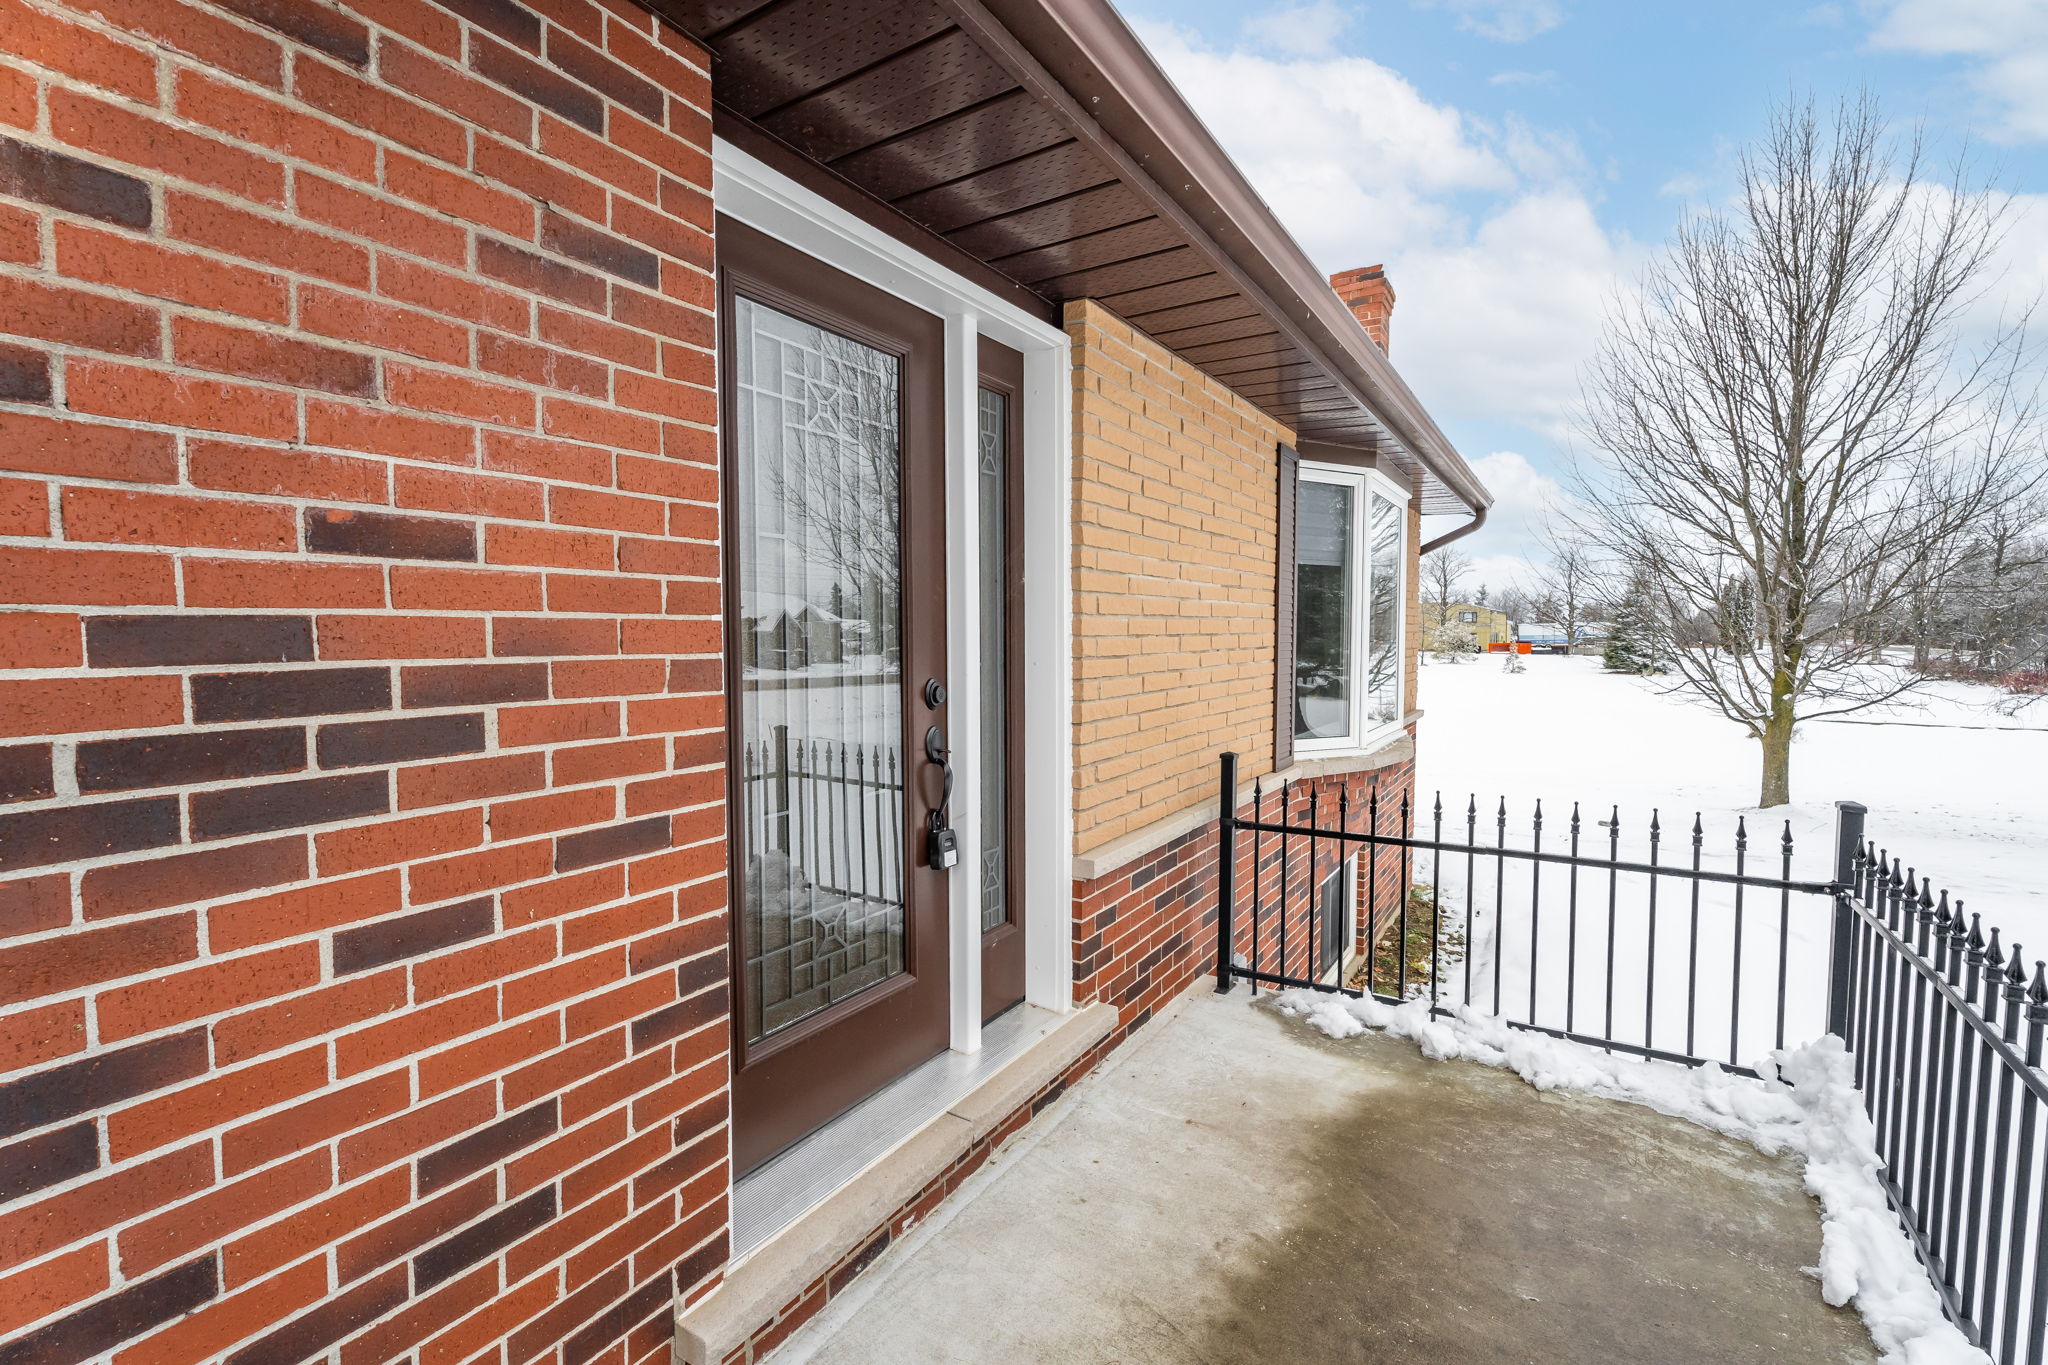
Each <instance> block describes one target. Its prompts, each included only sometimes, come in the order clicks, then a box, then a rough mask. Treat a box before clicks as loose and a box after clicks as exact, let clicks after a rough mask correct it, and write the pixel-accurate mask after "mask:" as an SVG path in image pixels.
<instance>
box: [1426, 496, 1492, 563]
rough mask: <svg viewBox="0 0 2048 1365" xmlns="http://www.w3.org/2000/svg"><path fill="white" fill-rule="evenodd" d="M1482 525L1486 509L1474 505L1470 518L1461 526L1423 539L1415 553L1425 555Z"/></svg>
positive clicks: (1461, 538) (1462, 537)
mask: <svg viewBox="0 0 2048 1365" xmlns="http://www.w3.org/2000/svg"><path fill="white" fill-rule="evenodd" d="M1484 525H1486V509H1485V508H1484V507H1475V508H1473V509H1472V520H1470V521H1468V522H1466V523H1465V524H1464V525H1463V526H1454V527H1452V528H1451V529H1450V530H1448V531H1446V532H1444V533H1443V534H1442V535H1440V536H1438V537H1437V538H1436V539H1434V540H1425V541H1423V542H1422V548H1421V549H1419V550H1417V551H1416V552H1415V553H1417V554H1418V555H1426V554H1429V553H1431V552H1432V551H1435V550H1441V549H1443V547H1444V546H1446V545H1448V544H1450V543H1451V542H1452V541H1454V540H1463V539H1464V538H1465V537H1466V536H1469V535H1471V534H1472V533H1473V532H1474V531H1476V530H1478V529H1479V528H1480V527H1482V526H1484Z"/></svg>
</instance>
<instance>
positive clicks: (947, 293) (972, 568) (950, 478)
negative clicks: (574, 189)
mask: <svg viewBox="0 0 2048 1365" xmlns="http://www.w3.org/2000/svg"><path fill="white" fill-rule="evenodd" d="M711 165H712V198H713V201H714V203H715V204H716V206H717V209H718V211H719V212H720V213H722V214H725V215H727V216H728V217H731V218H734V219H737V220H738V221H740V222H743V223H745V224H747V225H748V226H749V227H752V228H755V229H756V230H758V231H760V232H764V233H766V234H767V235H769V236H770V237H773V238H775V239H777V240H778V241H781V242H784V243H786V244H787V245H789V246H792V247H795V248H796V249H798V250H799V251H802V252H804V253H805V254H806V255H809V256H812V257H815V258H816V259H818V260H820V261H823V262H824V263H825V264H827V265H830V266H833V267H835V268H837V269H839V270H842V271H845V272H846V273H847V274H849V275H852V276H853V277H854V278H856V279H859V280H863V281H865V282H867V283H868V284H872V285H874V286H875V287H876V288H879V289H883V290H886V291H887V292H889V293H891V294H893V295H895V296H896V297H897V298H900V299H903V300H905V301H906V302H908V303H911V304H914V305H915V306H917V307H919V308H922V309H924V310H925V311H926V312H929V313H934V314H937V315H938V316H939V317H940V318H942V319H944V321H945V328H946V332H945V348H946V355H945V376H946V378H945V383H946V485H947V501H946V565H947V578H948V581H949V583H950V584H951V585H952V586H953V590H952V591H951V592H949V593H948V596H947V602H948V611H947V653H948V669H949V677H948V679H947V686H948V689H949V690H950V691H951V692H952V694H953V695H954V696H956V697H963V698H964V697H973V696H976V695H978V694H979V692H980V687H981V652H980V649H979V645H978V642H979V639H980V631H981V615H980V607H979V597H978V595H977V594H976V593H975V592H974V591H972V585H973V584H974V583H975V581H976V578H977V575H978V574H979V573H980V565H981V544H980V517H979V515H978V508H977V506H976V503H975V501H974V500H975V497H976V483H977V479H978V477H979V474H978V470H979V463H978V453H979V452H978V440H979V426H978V423H977V421H976V407H977V404H978V403H979V401H980V391H981V363H980V341H979V339H980V338H981V337H984V336H986V337H990V338H992V339H994V340H996V341H999V342H1001V343H1002V344H1003V345H1005V346H1009V347H1011V348H1012V349H1014V350H1017V351H1020V352H1022V354H1023V356H1024V392H1023V394H1022V395H1021V402H1022V404H1023V410H1024V444H1023V449H1022V450H1020V451H1018V452H1017V458H1019V459H1021V460H1023V461H1024V462H1025V463H1024V469H1025V478H1024V481H1023V482H1024V507H1023V513H1024V537H1023V553H1024V580H1025V590H1024V612H1023V617H1024V619H1023V622H1022V627H1023V629H1022V636H1023V645H1024V689H1023V691H1024V696H1025V697H1028V698H1029V703H1028V704H1027V705H1026V707H1025V711H1024V730H1025V742H1024V745H1023V748H1024V752H1025V754H1026V755H1028V762H1027V763H1026V764H1024V765H1022V766H1021V768H1020V771H1019V772H1018V773H1017V774H1016V775H1017V776H1019V777H1021V778H1022V785H1023V787H1024V791H1025V797H1024V859H1025V861H1024V869H1025V870H1024V881H1025V900H1026V907H1024V908H1025V910H1026V913H1025V928H1024V999H1025V1001H1026V1002H1027V1003H1029V1004H1032V1005H1036V1006H1038V1007H1040V1008H1041V1009H1047V1010H1052V1011H1055V1012H1057V1013H1066V1012H1068V1011H1070V1010H1071V1009H1072V1008H1073V969H1072V933H1073V914H1074V910H1073V900H1072V888H1073V881H1072V877H1073V870H1072V861H1071V860H1072V856H1073V847H1074V807H1073V797H1072V792H1073V733H1074V730H1073V724H1074V722H1073V714H1074V710H1073V707H1074V699H1073V676H1074V671H1073V617H1072V600H1073V599H1072V596H1071V594H1070V592H1069V590H1068V586H1067V585H1068V584H1069V583H1070V582H1071V581H1072V577H1071V567H1070V566H1071V565H1072V563H1073V541H1072V519H1071V513H1070V505H1069V497H1070V488H1071V480H1070V479H1069V477H1068V474H1069V471H1070V470H1071V469H1072V463H1071V459H1070V445H1069V443H1070V441H1071V437H1072V422H1071V420H1070V418H1069V415H1068V414H1069V404H1070V395H1071V392H1072V382H1073V381H1072V377H1071V371H1070V359H1069V348H1070V345H1071V342H1070V340H1069V338H1068V336H1067V334H1066V333H1065V332H1064V331H1062V330H1061V329H1060V328H1058V327H1056V326H1053V325H1052V324H1051V323H1049V322H1047V321H1046V320H1045V319H1043V318H1040V317H1034V316H1033V315H1031V314H1029V313H1027V312H1025V311H1024V310H1022V309H1020V308H1018V307H1017V306H1016V305H1015V304H1013V303H1011V302H1009V301H1008V300H1006V299H1001V298H998V297H997V296H996V295H995V294H993V293H991V292H990V291H989V290H987V289H985V288H983V287H982V286H980V285H978V284H976V283H974V282H973V281H971V280H968V279H966V278H965V277H963V276H961V275H959V274H956V273H955V272H953V271H951V270H948V269H946V268H945V267H944V266H942V265H940V264H939V263H938V262H936V261H934V260H932V259H931V258H930V257H928V256H925V255H924V254H922V253H921V252H918V251H916V250H914V249H913V248H911V247H909V246H906V245H905V244H904V243H902V242H900V241H897V240H896V239H895V238H893V237H890V236H888V235H887V234H885V233H883V232H881V231H880V230H879V229H877V228H875V227H874V226H872V225H871V224H868V223H866V222H863V221H861V220H860V219H859V218H856V217H855V216H854V215H853V214H851V213H848V212H847V211H846V210H845V209H842V208H840V207H839V206H838V205H836V204H832V203H830V202H828V201H827V200H825V199H824V198H822V197H821V196H820V195H818V194H817V193H815V192H814V191H812V190H810V189H807V188H805V187H804V186H802V185H800V184H798V183H797V182H796V181H794V180H792V179H790V178H789V177H788V176H786V175H784V174H782V173H781V172H780V171H777V170H776V169H774V168H773V167H771V166H769V165H767V164H766V163H765V162H762V161H760V160H759V159H758V158H756V157H753V156H751V155H749V154H748V153H746V152H744V151H741V150H740V149H739V148H738V147H735V146H734V145H733V144H731V143H730V142H727V141H726V140H725V139H724V138H716V137H715V138H713V139H712V145H711ZM952 730H953V733H952V735H951V736H950V737H949V738H950V739H951V744H952V749H953V752H954V754H956V755H958V756H959V757H958V758H956V760H955V762H956V765H957V766H958V767H959V768H960V772H959V781H958V783H957V784H956V785H955V787H954V789H953V806H952V811H953V827H954V829H955V830H956V831H957V833H958V835H959V840H960V865H961V867H962V868H964V869H970V870H969V871H966V872H963V873H960V874H956V875H955V876H954V877H953V878H952V882H951V886H950V904H949V907H948V908H949V911H950V914H949V921H950V927H951V948H952V958H951V964H950V965H951V985H952V996H953V998H952V1049H953V1051H955V1052H966V1053H973V1052H979V1051H980V1050H981V877H980V875H979V874H978V873H977V872H974V871H972V870H971V869H976V868H979V867H980V866H981V815H980V796H979V793H980V790H981V788H980V779H979V776H978V774H976V773H975V772H974V771H973V770H972V769H971V767H969V765H970V764H971V762H972V761H973V757H972V756H974V755H978V754H980V753H981V735H980V733H979V732H980V712H979V710H978V708H976V707H973V706H961V707H957V708H955V710H954V712H953V714H952Z"/></svg>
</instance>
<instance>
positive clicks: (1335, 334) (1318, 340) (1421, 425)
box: [941, 0, 1493, 512]
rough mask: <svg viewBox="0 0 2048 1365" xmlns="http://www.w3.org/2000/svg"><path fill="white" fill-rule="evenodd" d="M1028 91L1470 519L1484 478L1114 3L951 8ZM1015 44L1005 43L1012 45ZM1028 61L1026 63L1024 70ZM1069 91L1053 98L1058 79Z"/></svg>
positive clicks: (996, 2) (989, 3)
mask: <svg viewBox="0 0 2048 1365" xmlns="http://www.w3.org/2000/svg"><path fill="white" fill-rule="evenodd" d="M941 3H942V4H943V5H944V6H945V8H946V9H948V10H949V11H951V12H952V13H954V14H955V15H956V17H958V19H959V20H960V22H961V24H962V26H963V27H966V28H968V29H969V30H970V31H972V32H974V33H976V35H977V37H978V38H979V39H980V40H981V41H982V42H983V43H984V45H985V46H988V47H989V48H990V50H991V51H992V52H994V53H995V54H996V55H998V56H999V58H1001V59H1002V60H1004V61H1005V62H1006V63H1007V64H1008V65H1009V66H1010V67H1011V68H1012V71H1013V74H1015V75H1016V76H1017V77H1018V78H1019V79H1020V81H1022V82H1023V83H1024V84H1025V85H1026V86H1027V88H1035V89H1036V90H1037V92H1038V94H1039V96H1040V98H1050V99H1052V100H1053V102H1054V103H1055V104H1056V105H1058V106H1059V107H1060V108H1061V111H1062V113H1063V114H1064V115H1065V116H1066V117H1067V119H1068V120H1069V121H1070V122H1074V121H1077V120H1078V121H1079V122H1080V123H1082V124H1084V125H1092V126H1093V127H1094V128H1095V129H1097V130H1099V132H1098V137H1097V138H1093V139H1090V140H1091V141H1098V142H1100V143H1106V144H1108V145H1109V146H1110V147H1112V148H1114V149H1116V150H1117V151H1118V152H1120V153H1121V156H1120V157H1119V159H1120V160H1123V161H1124V162H1125V164H1126V169H1127V172H1130V171H1135V172H1136V173H1137V175H1138V176H1139V177H1142V179H1141V180H1140V182H1139V183H1142V184H1144V185H1145V186H1146V188H1147V189H1148V190H1149V191H1150V192H1151V194H1152V195H1154V196H1155V197H1156V199H1157V201H1158V208H1159V211H1160V212H1161V213H1162V215H1166V216H1170V217H1171V218H1173V219H1174V220H1176V221H1178V222H1180V223H1181V224H1182V225H1183V226H1184V227H1185V228H1187V229H1188V230H1189V231H1190V232H1191V234H1193V235H1194V236H1196V238H1197V239H1198V240H1202V241H1205V242H1207V243H1208V244H1209V245H1210V248H1211V250H1212V252H1213V254H1214V255H1215V256H1216V257H1217V264H1218V268H1219V269H1226V270H1227V271H1228V273H1229V274H1230V275H1231V276H1232V277H1233V278H1235V279H1236V280H1237V281H1239V283H1240V284H1241V286H1242V287H1244V288H1245V289H1246V291H1247V292H1248V293H1249V294H1250V295H1251V296H1252V297H1253V298H1255V299H1256V300H1257V301H1258V303H1259V305H1260V307H1261V309H1262V310H1263V311H1265V312H1266V313H1267V315H1268V318H1269V319H1270V320H1271V321H1272V322H1273V324H1274V325H1275V326H1276V327H1278V328H1279V329H1280V330H1281V331H1282V333H1283V334H1284V335H1286V336H1287V338H1288V339H1289V340H1290V341H1291V342H1293V343H1294V344H1295V345H1296V346H1297V347H1299V348H1300V349H1301V350H1302V352H1303V353H1304V354H1305V355H1307V356H1309V357H1311V358H1312V359H1313V360H1314V361H1315V362H1316V363H1317V364H1318V365H1319V366H1320V367H1321V368H1322V369H1323V370H1324V371H1325V372H1326V373H1327V374H1328V375H1329V377H1330V378H1331V380H1332V381H1334V382H1335V383H1337V384H1338V385H1339V386H1340V387H1342V388H1343V389H1344V390H1345V391H1346V392H1347V394H1348V395H1349V396H1350V397H1351V398H1352V399H1353V400H1354V401H1356V402H1357V403H1358V404H1359V405H1360V406H1361V407H1362V408H1364V409H1365V410H1366V411H1367V412H1368V413H1369V414H1371V415H1372V416H1373V417H1374V418H1375V419H1376V420H1377V421H1378V422H1379V423H1380V424H1381V425H1383V426H1384V427H1385V428H1386V429H1387V431H1388V432H1389V434H1390V435H1392V436H1393V437H1394V439H1395V440H1396V441H1397V442H1399V443H1400V445H1401V446H1402V447H1403V449H1404V451H1405V452H1406V453H1407V454H1408V455H1409V456H1410V457H1411V458H1413V459H1414V460H1415V462H1416V463H1418V464H1419V465H1420V466H1421V467H1422V469H1423V470H1424V471H1425V472H1426V473H1427V474H1428V475H1430V476H1433V477H1434V479H1435V480H1436V481H1437V482H1438V483H1440V484H1441V485H1442V486H1443V487H1444V488H1445V489H1446V490H1447V491H1448V492H1449V493H1450V494H1451V495H1452V496H1453V497H1454V498H1456V499H1457V500H1458V501H1459V502H1460V503H1462V504H1463V505H1464V506H1465V507H1466V508H1467V509H1469V510H1470V511H1473V512H1478V511H1480V510H1482V509H1484V508H1486V507H1488V506H1490V505H1491V504H1492V502H1493V497H1492V495H1491V494H1490V493H1488V492H1487V490H1486V487H1485V485H1483V484H1482V483H1481V482H1480V481H1479V479H1478V477H1477V476H1476V475H1475V474H1474V473H1473V472H1472V469H1471V466H1469V465H1468V464H1466V462H1465V460H1464V458H1463V457H1462V456H1461V455H1459V454H1458V452H1457V450H1456V448H1455V447H1453V446H1452V445H1451V443H1450V441H1449V439H1448V438H1446V437H1445V436H1444V434H1443V432H1442V431H1441V430H1440V429H1439V428H1438V427H1437V424H1436V422H1435V420H1434V419H1433V418H1432V417H1431V416H1430V415H1429V412H1428V410H1427V409H1426V408H1424V407H1423V405H1422V403H1421V402H1420V400H1418V399H1417V398H1416V397H1415V394H1414V392H1413V391H1412V390H1410V389H1409V387H1408V385H1407V383H1406V381H1404V380H1403V379H1402V378H1401V376H1400V374H1399V373H1398V372H1396V371H1395V369H1394V367H1393V365H1392V364H1391V363H1390V362H1389V361H1388V359H1387V357H1386V355H1385V354H1384V353H1383V352H1381V350H1380V349H1379V347H1378V346H1377V345H1375V344H1374V343H1373V341H1372V339H1371V338H1370V337H1369V336H1367V335H1366V333H1365V329H1364V328H1363V327H1361V326H1359V324H1358V321H1357V319H1356V318H1354V317H1352V315H1351V313H1350V310H1349V309H1347V308H1345V306H1344V304H1343V303H1342V301H1340V300H1339V299H1338V298H1337V296H1336V294H1335V292H1334V291H1333V290H1331V288H1330V287H1329V282H1328V281H1327V280H1325V279H1324V278H1323V276H1322V274H1321V273H1320V272H1318V271H1317V270H1316V268H1315V266H1314V264H1313V263H1312V262H1310V260H1309V259H1308V256H1307V254H1306V253H1305V252H1303V251H1302V249H1301V246H1300V244H1299V243H1297V242H1296V241H1295V240H1294V238H1293V237H1292V236H1291V235H1290V234H1289V233H1288V232H1287V230H1286V229H1285V228H1284V227H1282V226H1281V224H1280V221H1279V219H1278V218H1276V217H1275V216H1274V214H1273V211H1272V209H1271V208H1269V207H1268V206H1267V204H1266V202H1265V201H1264V200H1263V199H1261V198H1260V197H1259V194H1258V192H1257V191H1256V190H1254V189H1253V188H1252V187H1251V184H1250V183H1249V182H1248V181H1247V180H1246V179H1245V178H1244V175H1243V173H1242V172H1241V171H1239V170H1238V168H1237V165H1236V163H1235V162H1233V161H1232V160H1231V159H1230V157H1229V156H1228V155H1226V154H1225V153H1224V151H1223V149H1222V148H1221V147H1219V146H1218V145H1217V143H1216V140H1215V138H1214V137H1212V136H1211V135H1210V133H1209V130H1208V129H1207V128H1206V127H1204V126H1203V124H1202V122H1201V120H1200V119H1199V118H1197V117H1196V115H1195V113H1194V111H1193V110H1192V109H1190V108H1189V107H1188V104H1187V101H1186V100H1184V99H1183V98H1182V97H1181V94H1180V92H1179V91H1178V90H1176V89H1175V88H1174V86H1173V83H1172V81H1171V80H1169V79H1168V78H1167V76H1166V73H1165V72H1164V71H1162V70H1161V69H1160V68H1159V64H1158V63H1157V62H1155V61H1154V60H1153V59H1152V55H1151V54H1150V53H1149V52H1147V51H1146V50H1145V47H1144V45H1143V44H1142V43H1141V42H1139V41H1138V38H1137V35H1136V34H1134V33H1133V32H1132V31H1131V29H1130V28H1129V26H1128V25H1126V24H1125V23H1124V21H1123V19H1122V18H1121V17H1120V16H1119V15H1118V14H1117V13H1116V11H1115V10H1114V9H1113V8H1111V6H1110V5H1109V4H1108V3H1107V0H941ZM1005 35H1007V37H1008V38H1009V39H1010V41H1007V42H1006V41H1004V37H1005ZM1020 58H1025V59H1027V60H1021V61H1020V60H1019V59H1020ZM1048 77H1049V78H1050V83H1052V84H1054V85H1056V87H1057V89H1055V90H1048V89H1047V88H1046V86H1047V84H1048V80H1047V78H1048Z"/></svg>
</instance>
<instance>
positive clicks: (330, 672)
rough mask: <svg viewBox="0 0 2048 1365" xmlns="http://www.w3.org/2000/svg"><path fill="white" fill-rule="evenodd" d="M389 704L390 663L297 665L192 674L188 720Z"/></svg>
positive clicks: (264, 716)
mask: <svg viewBox="0 0 2048 1365" xmlns="http://www.w3.org/2000/svg"><path fill="white" fill-rule="evenodd" d="M390 705H391V670H390V669H388V668H297V669H285V670H279V671H276V672H264V673H200V674H196V675H194V677H193V679H192V719H193V720H195V721H198V722H199V723H200V724H201V725H211V724H214V723H216V722H219V721H224V720H276V719H279V718H280V717H283V716H336V715H342V714H344V713H346V712H350V711H382V710H384V709H385V708H387V707H388V706H390Z"/></svg>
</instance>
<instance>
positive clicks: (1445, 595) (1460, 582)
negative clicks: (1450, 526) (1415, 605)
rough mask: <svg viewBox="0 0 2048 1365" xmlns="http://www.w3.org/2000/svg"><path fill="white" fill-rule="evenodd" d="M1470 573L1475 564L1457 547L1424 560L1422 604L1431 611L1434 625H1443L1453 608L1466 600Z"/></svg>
mask: <svg viewBox="0 0 2048 1365" xmlns="http://www.w3.org/2000/svg"><path fill="white" fill-rule="evenodd" d="M1470 572H1472V561H1471V560H1469V559H1467V558H1466V557H1465V556H1464V555H1462V554H1460V553H1459V552H1458V548H1457V546H1455V545H1446V546H1444V547H1443V548H1442V549H1441V550H1437V551H1434V552H1432V553H1430V554H1428V555H1425V556H1423V559H1422V601H1423V605H1425V606H1427V607H1429V608H1430V611H1431V618H1430V619H1431V620H1432V621H1433V622H1434V623H1435V624H1437V625H1442V624H1443V623H1444V619H1445V618H1446V617H1447V616H1449V615H1450V610H1451V608H1452V607H1453V606H1455V605H1456V604H1457V603H1459V602H1461V601H1463V600H1464V598H1463V593H1464V590H1465V575H1466V574H1468V573H1470Z"/></svg>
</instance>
